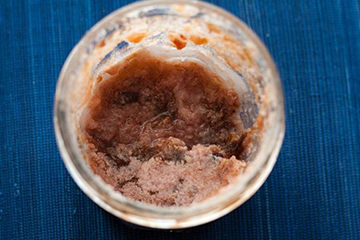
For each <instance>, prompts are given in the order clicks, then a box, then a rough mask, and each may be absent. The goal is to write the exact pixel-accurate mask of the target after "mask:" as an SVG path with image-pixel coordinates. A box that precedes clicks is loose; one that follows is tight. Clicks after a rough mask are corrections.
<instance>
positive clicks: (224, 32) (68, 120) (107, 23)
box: [54, 0, 285, 229]
mask: <svg viewBox="0 0 360 240" xmlns="http://www.w3.org/2000/svg"><path fill="white" fill-rule="evenodd" d="M161 23H164V24H161ZM164 33H166V36H167V38H166V39H167V41H168V42H167V43H166V44H170V45H171V44H173V45H174V47H175V48H177V49H179V50H181V49H182V48H184V45H185V46H186V45H187V44H188V45H190V47H191V46H192V47H194V48H196V47H198V46H205V47H204V48H203V49H207V50H206V51H208V50H209V48H207V47H206V46H211V47H212V48H211V49H210V50H209V52H205V53H204V54H205V55H206V54H208V56H210V55H211V57H213V58H219V59H221V62H223V63H225V64H226V66H228V67H230V68H232V69H233V70H235V71H234V72H237V73H238V74H239V76H241V77H242V78H246V79H247V80H248V81H249V86H248V87H249V88H251V90H252V91H253V92H254V93H255V96H256V97H255V99H256V109H255V110H254V109H253V110H252V111H250V112H247V113H245V115H246V116H245V117H247V118H249V116H250V118H251V116H252V113H251V112H254V111H255V112H256V114H257V115H256V116H257V117H256V116H255V117H256V123H255V124H254V126H256V127H254V130H253V131H252V134H251V138H249V140H248V141H251V147H250V148H249V149H248V150H247V151H246V153H245V155H244V157H245V158H246V161H247V162H248V166H247V167H246V169H245V171H244V172H243V173H242V174H241V176H239V178H238V179H237V180H236V182H235V183H234V184H230V185H229V186H227V187H225V188H224V189H221V191H220V192H219V193H218V194H216V195H215V196H214V197H211V198H209V199H206V200H205V201H203V202H200V203H196V204H193V205H190V206H186V207H158V206H154V205H147V204H142V203H139V202H135V201H132V200H131V199H127V198H125V197H124V196H122V195H121V194H120V193H118V192H116V191H114V190H113V189H112V187H111V186H109V185H107V184H105V183H104V182H103V181H102V179H101V178H100V177H98V176H96V175H95V174H94V173H93V172H92V170H91V169H90V167H89V165H88V163H87V160H86V156H85V154H84V151H83V148H82V146H81V145H82V144H81V136H80V135H79V126H78V122H79V115H80V112H81V110H82V109H83V107H84V104H85V102H86V100H87V99H88V98H89V92H91V88H92V84H93V81H92V79H91V78H89V77H88V74H89V73H90V72H91V71H92V70H91V69H92V68H93V66H94V65H96V64H97V63H98V62H99V61H100V60H101V59H103V58H104V57H105V58H106V56H105V54H106V53H108V52H110V51H111V50H112V49H113V48H114V47H116V46H118V47H119V48H122V46H123V45H124V41H120V40H123V39H125V40H126V41H127V42H126V41H125V44H126V45H127V44H128V43H129V42H130V43H131V44H133V45H134V46H135V45H136V44H138V43H141V42H142V41H145V40H144V39H148V40H147V41H148V42H149V41H150V42H151V39H154V38H155V37H156V36H159V35H161V34H164ZM182 33H184V35H185V36H183V34H182ZM125 35H126V37H124V36H125ZM149 39H150V40H149ZM145 42H146V41H145ZM160 44H161V41H160ZM204 51H205V50H204ZM54 124H55V132H56V138H57V143H58V146H59V149H60V152H61V155H62V158H63V160H64V163H65V165H66V167H67V169H68V171H69V172H70V174H71V176H72V177H73V179H74V180H75V182H76V183H77V184H78V186H79V187H80V188H81V189H82V190H83V191H84V192H85V193H86V194H87V195H88V196H89V197H90V198H91V199H92V200H93V201H94V202H95V203H96V204H98V205H99V206H100V207H102V208H103V209H105V210H106V211H108V212H109V213H111V214H113V215H115V216H117V217H119V218H121V219H123V220H125V221H127V222H130V223H133V224H136V225H140V226H144V227H150V228H158V229H180V228H187V227H193V226H197V225H200V224H204V223H207V222H210V221H212V220H215V219H217V218H220V217H221V216H223V215H225V214H227V213H229V212H230V211H232V210H234V209H235V208H237V207H238V206H240V205H241V204H243V203H244V202H245V201H246V200H248V199H249V198H250V197H251V196H252V195H253V194H254V193H255V192H256V191H257V190H258V189H259V188H260V186H261V185H262V184H263V183H264V181H265V180H266V178H267V177H268V175H269V174H270V172H271V170H272V169H273V166H274V164H275V162H276V159H277V156H278V153H279V151H280V147H281V144H282V141H283V137H284V132H285V112H284V102H283V91H282V85H281V80H280V78H279V75H278V72H277V69H276V67H275V64H274V62H273V60H272V59H271V57H270V55H269V53H268V51H267V50H266V48H265V47H264V45H263V44H262V43H261V41H260V40H259V39H258V37H257V36H256V35H255V34H254V33H253V32H252V31H251V30H250V29H249V27H247V26H246V25H245V24H244V23H243V22H242V21H240V20H239V19H238V18H236V17H235V16H233V15H231V14H230V13H228V12H226V11H224V10H222V9H220V8H219V7H216V6H214V5H211V4H209V3H205V2H198V1H189V0H187V1H165V0H155V1H142V2H136V3H133V4H130V5H127V6H125V7H123V8H120V9H118V10H116V11H115V12H113V13H111V14H110V15H108V16H107V17H105V18H104V19H102V20H101V21H100V22H98V23H97V24H96V25H95V26H94V27H92V28H91V29H90V30H89V31H88V32H87V33H86V34H85V36H84V37H83V38H82V39H81V40H80V42H79V43H78V44H77V45H76V46H75V47H74V49H73V50H72V52H71V53H70V54H69V56H68V58H67V60H66V62H65V64H64V66H63V68H62V70H61V73H60V76H59V79H58V84H57V89H56V96H55V106H54Z"/></svg>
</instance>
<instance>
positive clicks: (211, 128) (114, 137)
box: [81, 51, 245, 206]
mask: <svg viewBox="0 0 360 240" xmlns="http://www.w3.org/2000/svg"><path fill="white" fill-rule="evenodd" d="M108 71H109V73H110V74H111V77H110V78H109V79H106V80H103V81H102V82H101V83H99V85H98V86H97V88H96V89H95V90H94V92H93V94H92V97H91V99H90V101H89V103H88V105H87V107H86V109H85V110H84V111H83V113H82V116H81V128H82V131H83V132H84V133H85V138H86V142H87V146H88V148H87V150H86V151H87V155H88V159H89V164H90V166H91V168H92V170H93V171H94V172H95V174H97V175H99V176H100V177H101V178H102V179H103V180H104V181H105V182H106V183H108V184H110V185H112V186H113V187H114V189H115V190H117V191H119V192H120V193H121V194H123V195H124V196H125V197H128V198H130V199H133V200H136V201H141V202H144V203H149V204H155V205H160V206H182V205H189V204H191V203H194V202H200V201H202V200H204V199H206V198H208V197H210V196H213V195H215V194H216V193H217V192H218V191H219V190H220V189H221V188H222V187H224V186H226V185H228V184H229V183H231V182H232V181H233V180H234V179H235V177H237V176H238V175H239V173H240V172H241V171H242V170H243V168H244V166H245V162H243V161H241V160H240V159H237V158H239V155H240V154H241V149H242V141H243V139H244V137H245V131H244V130H243V127H242V123H241V119H240V117H239V108H240V101H239V96H238V94H237V93H236V92H235V90H233V89H230V88H229V87H227V86H225V84H224V83H222V82H221V79H219V77H218V76H216V75H215V74H213V73H211V72H209V71H208V70H206V69H205V68H204V67H203V66H201V65H200V64H199V63H196V62H194V61H182V62H181V61H173V62H169V61H164V60H161V59H159V58H156V57H154V56H152V55H151V54H149V53H147V52H146V51H140V52H138V53H136V54H134V55H133V56H132V57H131V58H129V59H127V60H126V61H125V62H124V63H122V64H118V65H117V66H113V67H112V68H111V69H110V70H108Z"/></svg>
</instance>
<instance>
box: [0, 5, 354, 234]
mask: <svg viewBox="0 0 360 240" xmlns="http://www.w3.org/2000/svg"><path fill="white" fill-rule="evenodd" d="M130 2H131V1H129V0H111V1H109V0H93V1H90V0H83V1H77V0H59V1H56V0H47V1H40V0H33V1H31V0H28V1H26V0H23V1H21V0H1V3H0V144H1V145H0V147H1V148H0V239H145V240H146V239H226V240H233V239H360V197H359V196H360V77H359V74H360V24H359V23H360V1H358V0H272V1H270V0H239V1H235V0H233V1H231V0H213V1H212V3H214V4H217V5H219V6H221V7H223V8H225V9H227V10H229V11H230V12H232V13H234V14H235V15H237V16H239V17H240V18H241V19H243V20H244V21H245V22H246V23H247V24H248V25H249V26H250V27H251V28H253V29H254V31H255V32H256V33H257V34H258V35H259V36H260V38H261V39H262V40H263V41H264V43H265V45H266V46H267V47H268V49H269V51H270V52H271V54H272V56H273V57H274V59H275V62H276V63H277V66H278V68H279V71H280V75H281V77H282V80H283V83H284V91H285V100H286V115H287V120H286V124H287V131H286V136H285V140H284V144H283V147H282V150H281V154H280V156H279V159H278V162H277V164H276V166H275V168H274V170H273V172H272V173H271V175H270V177H269V178H268V180H267V181H266V183H265V184H264V185H263V186H262V188H261V189H260V190H259V191H258V192H257V193H256V194H255V195H254V196H253V197H252V198H251V199H250V200H249V201H247V202H246V203H245V204H244V205H242V206H241V207H240V208H238V209H237V210H235V211H233V212H232V213H230V214H228V215H227V216H225V217H223V218H221V219H220V220H217V221H215V222H212V223H210V224H207V225H204V226H201V227H196V228H193V229H189V230H186V231H184V232H181V233H170V232H162V231H143V230H133V229H131V228H129V227H128V226H126V225H125V224H124V223H123V222H122V221H120V220H118V219H117V218H115V217H113V216H112V215H110V214H108V213H106V212H105V211H103V210H102V209H101V208H99V207H98V206H97V205H96V204H94V203H93V202H92V201H91V200H90V199H89V198H88V197H87V196H86V195H85V194H84V193H83V192H82V191H81V190H80V189H79V188H78V187H77V186H76V184H75V183H74V181H73V180H72V178H71V177H70V175H69V174H68V173H67V171H66V169H65V167H64V164H63V162H62V160H61V158H60V155H59V151H58V149H57V146H56V142H55V136H54V130H53V123H52V113H53V101H54V92H55V86H56V81H57V77H58V75H59V72H60V69H61V66H62V64H63V63H64V61H65V59H66V57H67V55H68V54H69V52H70V51H71V49H72V47H73V46H74V45H75V44H76V43H77V42H78V41H79V39H80V38H81V36H82V35H83V34H84V33H85V32H86V30H88V29H90V27H91V26H92V25H94V24H95V23H96V22H97V21H99V20H100V19H101V18H103V17H104V16H105V15H107V14H109V13H110V12H112V11H113V10H115V9H117V8H119V7H121V6H123V5H125V4H127V3H130Z"/></svg>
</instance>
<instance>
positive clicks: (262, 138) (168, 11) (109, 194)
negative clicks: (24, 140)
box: [54, 1, 285, 229]
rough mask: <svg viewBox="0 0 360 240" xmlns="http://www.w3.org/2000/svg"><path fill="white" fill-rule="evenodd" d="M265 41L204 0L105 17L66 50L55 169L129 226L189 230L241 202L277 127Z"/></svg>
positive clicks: (137, 7)
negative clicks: (62, 168)
mask: <svg viewBox="0 0 360 240" xmlns="http://www.w3.org/2000/svg"><path fill="white" fill-rule="evenodd" d="M284 115H285V114H284V103H283V92H282V86H281V81H280V78H279V76H278V73H277V70H276V67H275V65H274V63H273V61H272V59H271V57H270V55H269V53H268V52H267V50H266V48H265V47H264V45H263V44H262V43H261V42H260V40H259V39H258V38H257V37H256V35H255V34H254V33H253V32H252V31H251V30H250V29H249V28H248V27H247V26H246V25H245V24H244V23H243V22H241V21H240V20H239V19H237V18H236V17H234V16H233V15H231V14H230V13H228V12H226V11H224V10H222V9H220V8H218V7H216V6H214V5H211V4H208V3H204V2H197V1H173V2H169V1H144V2H137V3H134V4H131V5H128V6H125V7H123V8H120V9H119V10H117V11H115V12H113V13H111V14H110V15H109V16H107V17H105V18H104V19H103V20H101V21H100V22H99V23H97V24H96V25H95V26H94V27H93V28H91V29H90V30H89V31H88V32H87V33H86V35H85V36H84V37H83V38H82V39H81V41H80V42H79V43H78V44H77V45H76V47H75V48H74V49H73V51H72V52H71V53H70V55H69V56H68V58H67V60H66V62H65V64H64V66H63V68H62V71H61V74H60V77H59V80H58V84H57V89H56V98H55V112H54V123H55V131H56V137H57V142H58V145H59V149H60V152H61V155H62V157H63V160H64V162H65V165H66V167H67V169H68V171H69V172H70V174H71V176H72V177H73V178H74V180H75V181H76V183H77V184H78V186H79V187H80V188H81V189H82V190H83V191H84V192H85V193H86V194H87V195H88V196H89V197H90V198H91V199H92V200H93V201H94V202H95V203H97V204H98V205H99V206H101V207H102V208H103V209H105V210H106V211H108V212H110V213H112V214H113V215H115V216H117V217H119V218H121V219H123V220H125V221H127V222H130V223H133V224H137V225H140V226H144V227H150V228H158V229H179V228H187V227H192V226H197V225H200V224H203V223H207V222H210V221H212V220H214V219H217V218H219V217H221V216H223V215H225V214H227V213H228V212H230V211H232V210H233V209H235V208H236V207H238V206H240V205H241V204H242V203H244V202H245V201H246V200H247V199H249V198H250V197H251V196H252V195H253V194H254V193H255V192H256V191H257V190H258V189H259V188H260V186H261V185H262V184H263V182H264V181H265V179H266V178H267V176H268V175H269V174H270V172H271V170H272V168H273V166H274V164H275V162H276V158H277V155H278V153H279V150H280V147H281V144H282V141H283V137H284V130H285V122H284V121H285V116H284Z"/></svg>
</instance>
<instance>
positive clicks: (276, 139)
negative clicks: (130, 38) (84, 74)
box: [54, 0, 285, 229]
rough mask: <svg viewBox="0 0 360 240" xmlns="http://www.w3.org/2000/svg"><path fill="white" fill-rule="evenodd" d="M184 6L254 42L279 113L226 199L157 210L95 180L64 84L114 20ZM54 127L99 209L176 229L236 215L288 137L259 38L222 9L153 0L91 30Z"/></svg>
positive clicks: (59, 101) (58, 99) (66, 72)
mask: <svg viewBox="0 0 360 240" xmlns="http://www.w3.org/2000/svg"><path fill="white" fill-rule="evenodd" d="M173 4H186V5H191V6H195V7H197V8H205V9H207V10H208V11H211V12H213V13H215V14H218V15H220V16H222V17H224V18H226V19H227V20H229V21H231V22H232V24H234V26H235V27H237V28H238V29H240V30H241V31H242V32H243V33H244V34H245V35H246V36H247V37H248V38H249V39H250V41H251V42H253V43H254V45H255V46H256V48H257V50H258V51H259V53H260V54H261V56H262V58H263V59H264V61H265V62H266V64H267V66H268V68H269V70H270V75H271V78H272V79H273V82H274V89H275V91H276V92H275V94H276V95H277V96H276V99H275V101H276V104H275V108H276V109H275V111H276V112H277V114H275V115H274V116H273V119H272V121H273V122H274V123H275V125H276V126H275V127H274V128H272V129H271V132H269V133H267V134H266V136H265V137H264V139H263V143H262V144H261V146H260V149H259V151H258V153H257V154H256V156H255V159H254V163H256V165H255V164H254V166H253V167H252V168H251V169H250V170H249V171H248V172H247V173H246V174H244V175H243V176H242V178H241V181H239V183H237V184H236V185H233V186H231V189H230V188H228V189H227V190H224V192H223V194H217V195H215V196H214V197H211V198H209V199H206V200H205V201H203V202H199V203H196V204H193V205H190V206H179V207H159V206H155V205H149V204H143V203H139V202H135V201H133V200H130V199H128V198H126V197H124V196H122V195H121V194H120V193H118V192H116V191H115V190H113V189H112V188H111V187H110V186H109V185H107V184H106V183H104V182H103V181H102V180H101V179H100V177H98V176H96V175H95V174H94V173H93V172H92V170H91V169H90V167H89V166H88V165H87V162H86V160H85V159H84V157H83V155H82V153H81V150H80V148H79V145H78V140H77V137H76V136H75V134H74V131H73V130H74V129H71V127H70V122H71V121H72V120H73V119H72V118H71V116H70V114H69V113H68V111H67V105H66V102H65V101H64V97H63V96H64V91H65V89H64V88H65V86H66V80H67V79H68V77H69V76H70V74H71V72H72V71H71V69H74V68H75V67H74V66H76V63H77V62H78V60H79V59H78V54H79V53H80V52H82V51H85V50H86V47H87V45H88V44H89V43H90V42H91V41H92V39H94V38H95V37H96V35H97V33H98V32H99V31H101V30H102V29H103V28H104V26H106V25H107V24H108V23H109V22H110V21H111V20H112V19H113V18H115V17H116V16H120V15H124V14H126V13H128V12H131V11H134V10H136V9H141V8H144V7H149V6H156V5H173ZM54 126H55V133H56V139H57V144H58V147H59V149H60V153H61V156H62V158H63V161H64V163H65V165H66V167H67V169H68V171H69V173H70V174H71V176H72V177H73V179H74V180H75V182H76V183H77V185H78V186H79V187H80V188H81V189H82V190H83V191H84V192H85V193H86V194H87V195H88V196H89V197H90V198H91V199H92V200H93V201H94V202H95V203H96V204H98V205H99V206H101V207H102V208H103V209H105V210H106V211H108V212H110V213H112V214H114V215H115V216H117V217H119V218H121V219H123V220H125V221H128V222H131V223H134V224H137V225H140V226H145V227H153V228H162V229H175V228H187V227H192V226H197V225H200V224H204V223H207V222H210V221H212V220H215V219H217V218H219V217H221V216H223V215H225V214H227V213H229V212H230V211H232V210H234V209H235V208H237V207H238V206H240V205H241V204H242V203H244V202H245V201H247V200H248V199H249V198H250V197H251V196H252V195H253V194H254V193H255V192H256V191H257V190H258V189H259V188H260V187H261V185H262V184H263V183H264V182H265V180H266V178H267V177H268V175H269V174H270V172H271V170H272V169H273V166H274V165H275V162H276V159H277V156H278V153H279V151H280V148H281V145H282V142H283V138H284V133H285V110H284V100H283V90H282V85H281V80H280V77H279V75H278V72H277V69H276V66H275V64H274V62H273V60H272V58H271V56H270V54H269V53H268V51H267V49H266V48H265V46H264V45H263V43H262V42H261V41H260V40H259V38H258V37H257V36H256V34H255V33H253V32H252V30H251V29H250V28H249V27H247V26H246V24H245V23H243V22H242V21H241V20H239V19H238V18H237V17H235V16H233V15H232V14H231V13H229V12H227V11H225V10H222V9H220V8H219V7H217V6H215V5H212V4H209V3H205V2H199V1H191V0H180V1H174V2H170V1H166V0H152V1H140V2H136V3H133V4H130V5H127V6H125V7H122V8H120V9H118V10H116V11H114V12H112V13H111V14H109V15H108V16H106V17H105V18H104V19H102V20H101V21H99V22H98V23H97V24H96V25H95V26H93V27H92V28H91V29H90V30H89V31H88V32H87V33H86V34H85V36H84V37H83V38H82V39H81V40H80V41H79V43H78V44H77V45H76V46H75V47H74V48H73V50H72V51H71V53H70V54H69V56H68V58H67V59H66V62H65V64H64V65H63V67H62V70H61V73H60V76H59V79H58V83H57V88H56V94H55V104H54Z"/></svg>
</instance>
